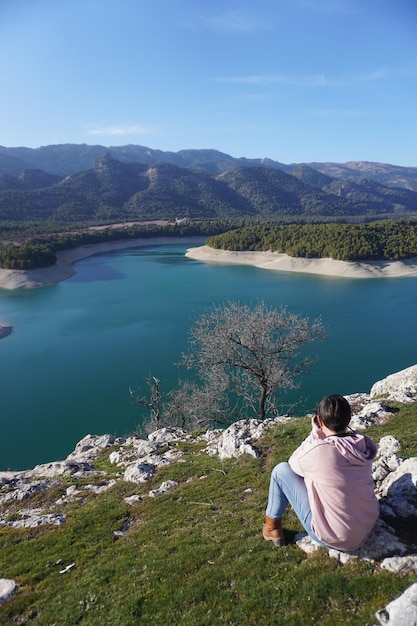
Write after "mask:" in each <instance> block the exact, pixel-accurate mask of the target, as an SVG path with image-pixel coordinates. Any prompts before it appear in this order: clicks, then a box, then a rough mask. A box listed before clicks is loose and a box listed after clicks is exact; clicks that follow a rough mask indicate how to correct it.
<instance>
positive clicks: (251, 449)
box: [217, 417, 289, 460]
mask: <svg viewBox="0 0 417 626" xmlns="http://www.w3.org/2000/svg"><path fill="white" fill-rule="evenodd" d="M288 419H289V418H287V417H276V418H275V419H265V420H258V419H249V420H239V421H238V422H234V423H233V424H231V425H230V426H229V427H228V428H227V429H226V430H225V431H223V432H222V434H221V435H220V437H219V440H218V443H217V453H218V455H219V457H220V459H222V460H223V459H230V458H233V457H238V456H240V455H241V454H250V455H251V456H253V457H257V456H258V455H259V453H258V451H257V449H256V447H255V446H254V445H252V443H253V441H256V440H257V439H260V438H261V437H262V436H263V434H264V432H265V429H266V428H270V427H271V426H274V425H275V424H282V423H284V422H285V421H287V420H288Z"/></svg>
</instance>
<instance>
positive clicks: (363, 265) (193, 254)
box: [186, 245, 417, 278]
mask: <svg viewBox="0 0 417 626" xmlns="http://www.w3.org/2000/svg"><path fill="white" fill-rule="evenodd" d="M186 256H187V257H188V258H190V259H195V260H196V261H202V262H204V263H223V264H240V265H253V266H254V267H259V268H261V269H268V270H276V271H281V272H302V273H305V274H319V275H323V276H335V277H339V278H398V277H404V276H417V257H413V258H410V259H404V260H402V261H336V260H335V259H322V258H313V259H307V258H304V257H292V256H289V255H287V254H284V253H281V252H257V251H255V252H251V251H240V252H235V251H232V250H220V249H215V248H211V247H209V246H207V245H204V246H200V247H198V248H189V249H188V250H187V252H186Z"/></svg>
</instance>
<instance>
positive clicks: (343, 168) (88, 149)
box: [0, 144, 417, 191]
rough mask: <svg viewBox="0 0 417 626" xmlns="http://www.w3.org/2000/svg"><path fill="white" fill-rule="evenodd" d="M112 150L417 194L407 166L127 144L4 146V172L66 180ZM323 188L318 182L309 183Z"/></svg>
mask: <svg viewBox="0 0 417 626" xmlns="http://www.w3.org/2000/svg"><path fill="white" fill-rule="evenodd" d="M105 152H109V153H110V154H111V155H112V156H113V157H114V158H115V159H117V160H118V161H122V162H125V163H127V162H135V163H144V164H147V165H152V164H155V163H170V164H171V165H177V166H179V167H185V168H188V169H193V170H198V171H203V172H206V173H208V174H211V175H215V174H221V173H223V172H226V171H229V170H232V169H236V168H241V167H253V166H259V167H263V168H268V169H280V170H282V171H285V172H287V173H291V174H294V175H295V176H298V177H299V178H300V179H302V180H303V181H304V182H309V181H307V180H305V179H304V178H303V176H305V175H306V171H305V172H304V174H303V173H302V170H301V175H300V169H299V168H300V166H307V165H308V166H309V167H310V169H312V170H315V171H318V172H321V173H322V174H324V175H327V176H330V177H331V178H340V179H343V180H349V181H352V182H358V181H359V180H360V179H361V178H369V179H372V180H376V181H377V182H379V183H381V184H383V185H386V186H387V187H402V188H405V189H410V190H413V191H417V167H401V166H398V165H390V164H385V163H372V162H367V161H354V162H353V161H352V162H348V163H316V162H313V163H307V164H303V163H301V164H296V163H292V164H287V165H286V164H284V163H280V162H279V161H273V160H272V159H262V158H260V159H247V158H244V157H241V158H235V157H232V156H230V155H228V154H225V153H223V152H219V151H218V150H209V149H207V150H180V151H179V152H165V151H163V150H154V149H152V148H148V147H146V146H137V145H127V146H113V147H106V146H101V145H91V146H90V145H87V144H58V145H50V146H42V147H40V148H25V147H18V148H6V147H4V146H0V174H10V175H17V174H20V173H21V172H22V171H23V170H25V169H42V170H45V171H46V172H49V173H51V174H57V175H60V176H66V175H69V174H74V173H76V172H81V171H83V170H86V169H89V168H92V167H93V165H94V163H95V162H96V161H97V159H98V158H99V157H100V156H101V155H102V154H104V153H105ZM309 184H313V186H317V185H316V184H315V183H313V182H311V181H310V182H309Z"/></svg>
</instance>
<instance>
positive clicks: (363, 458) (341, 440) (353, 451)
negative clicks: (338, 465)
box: [327, 432, 377, 465]
mask: <svg viewBox="0 0 417 626" xmlns="http://www.w3.org/2000/svg"><path fill="white" fill-rule="evenodd" d="M327 439H329V440H330V441H329V443H331V444H332V445H334V446H335V448H336V449H337V451H338V452H339V453H340V454H341V455H342V456H344V457H346V458H348V459H349V462H350V463H352V464H354V465H363V464H366V463H369V462H370V461H373V460H374V458H375V457H376V453H377V447H376V445H375V444H374V442H373V441H372V439H370V438H369V437H367V436H366V435H363V434H362V433H356V432H355V433H352V434H351V435H344V436H343V437H340V436H338V435H331V436H330V437H327Z"/></svg>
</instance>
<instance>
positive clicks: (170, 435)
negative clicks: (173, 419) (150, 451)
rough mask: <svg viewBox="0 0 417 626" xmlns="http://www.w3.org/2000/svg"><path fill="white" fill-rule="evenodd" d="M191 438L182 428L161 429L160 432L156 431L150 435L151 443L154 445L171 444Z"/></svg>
mask: <svg viewBox="0 0 417 626" xmlns="http://www.w3.org/2000/svg"><path fill="white" fill-rule="evenodd" d="M187 437H189V435H187V432H186V431H185V430H183V429H182V428H175V427H173V426H169V427H166V428H160V429H159V430H155V431H154V432H153V433H150V435H148V439H149V441H152V442H154V443H158V444H161V443H170V442H171V441H180V440H182V441H185V440H186V439H187Z"/></svg>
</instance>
